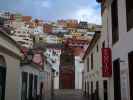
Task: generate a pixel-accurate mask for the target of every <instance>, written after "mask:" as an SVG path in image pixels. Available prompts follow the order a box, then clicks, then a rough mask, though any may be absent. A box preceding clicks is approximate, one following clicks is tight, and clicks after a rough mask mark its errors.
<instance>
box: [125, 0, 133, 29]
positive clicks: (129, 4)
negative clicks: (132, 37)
mask: <svg viewBox="0 0 133 100" xmlns="http://www.w3.org/2000/svg"><path fill="white" fill-rule="evenodd" d="M126 13H127V30H128V31H129V30H130V29H131V28H133V20H132V18H133V0H126Z"/></svg>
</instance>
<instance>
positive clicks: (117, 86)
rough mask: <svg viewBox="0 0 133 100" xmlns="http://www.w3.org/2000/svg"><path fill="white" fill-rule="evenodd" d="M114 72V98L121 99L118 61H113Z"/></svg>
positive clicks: (115, 99)
mask: <svg viewBox="0 0 133 100" xmlns="http://www.w3.org/2000/svg"><path fill="white" fill-rule="evenodd" d="M113 72H114V100H121V84H120V61H119V59H117V60H115V61H114V62H113Z"/></svg>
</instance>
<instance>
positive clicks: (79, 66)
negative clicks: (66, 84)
mask: <svg viewBox="0 0 133 100" xmlns="http://www.w3.org/2000/svg"><path fill="white" fill-rule="evenodd" d="M80 61H81V58H80V57H79V56H76V57H75V89H79V90H81V89H82V72H83V68H84V65H83V63H81V62H80Z"/></svg>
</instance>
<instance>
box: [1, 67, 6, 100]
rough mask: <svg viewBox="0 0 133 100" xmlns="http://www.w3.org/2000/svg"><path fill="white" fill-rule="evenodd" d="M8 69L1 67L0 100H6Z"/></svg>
mask: <svg viewBox="0 0 133 100" xmlns="http://www.w3.org/2000/svg"><path fill="white" fill-rule="evenodd" d="M5 81H6V68H2V67H0V100H5Z"/></svg>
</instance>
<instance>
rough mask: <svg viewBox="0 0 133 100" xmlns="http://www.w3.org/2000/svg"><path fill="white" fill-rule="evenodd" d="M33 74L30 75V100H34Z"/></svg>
mask: <svg viewBox="0 0 133 100" xmlns="http://www.w3.org/2000/svg"><path fill="white" fill-rule="evenodd" d="M32 92H33V74H29V100H33V97H32Z"/></svg>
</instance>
